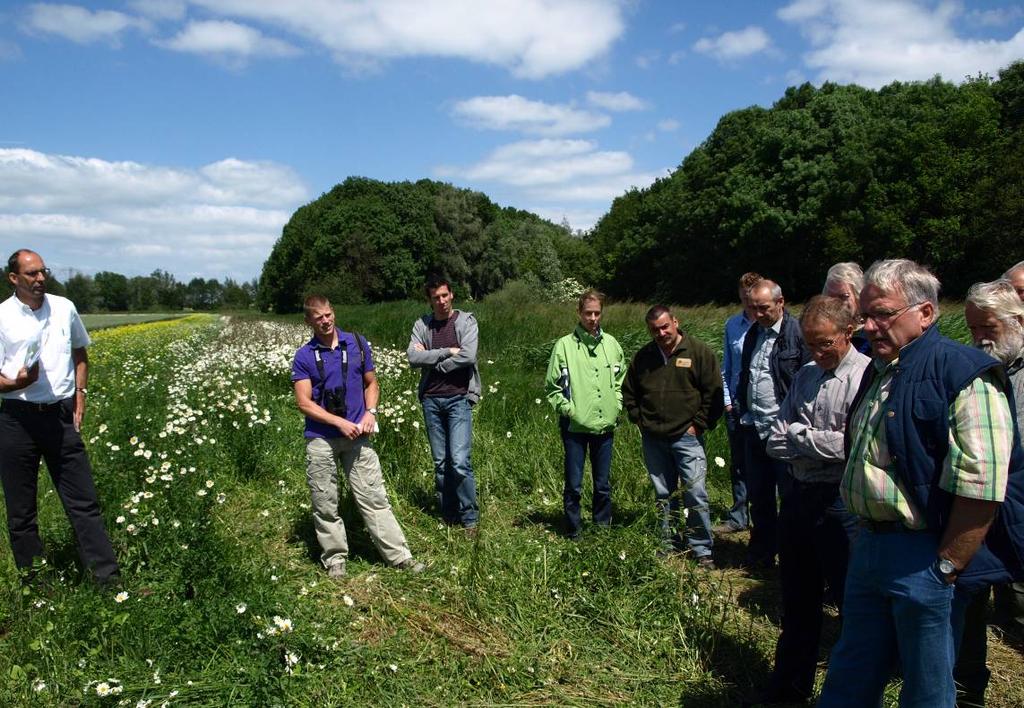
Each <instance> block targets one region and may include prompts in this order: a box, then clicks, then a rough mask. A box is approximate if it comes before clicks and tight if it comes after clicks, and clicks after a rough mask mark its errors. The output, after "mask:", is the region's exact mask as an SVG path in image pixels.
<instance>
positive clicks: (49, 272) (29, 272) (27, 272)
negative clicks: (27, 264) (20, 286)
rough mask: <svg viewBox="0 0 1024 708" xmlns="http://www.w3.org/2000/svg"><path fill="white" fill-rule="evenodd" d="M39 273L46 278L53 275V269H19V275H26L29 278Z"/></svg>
mask: <svg viewBox="0 0 1024 708" xmlns="http://www.w3.org/2000/svg"><path fill="white" fill-rule="evenodd" d="M40 273H42V274H43V276H44V277H46V278H49V277H50V276H51V275H53V271H52V270H50V269H49V268H39V269H37V270H23V271H21V275H24V276H27V277H29V278H35V277H37V276H38V275H39V274H40Z"/></svg>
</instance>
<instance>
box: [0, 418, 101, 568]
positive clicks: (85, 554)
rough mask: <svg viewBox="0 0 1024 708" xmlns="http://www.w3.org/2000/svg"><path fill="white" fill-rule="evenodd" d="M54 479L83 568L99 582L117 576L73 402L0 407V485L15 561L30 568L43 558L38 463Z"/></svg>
mask: <svg viewBox="0 0 1024 708" xmlns="http://www.w3.org/2000/svg"><path fill="white" fill-rule="evenodd" d="M40 458H42V459H44V460H46V467H47V469H48V470H49V472H50V478H51V479H52V480H53V486H54V488H55V489H56V490H57V494H58V496H59V497H60V500H61V503H62V504H63V505H64V511H65V513H67V515H68V519H69V520H70V521H71V526H72V528H73V529H74V530H75V537H76V538H77V539H78V553H79V556H80V557H81V559H82V564H83V565H84V566H85V567H86V568H88V569H89V570H90V571H91V572H92V574H93V576H94V578H95V579H96V580H97V581H98V582H105V581H108V580H110V579H111V578H112V577H115V576H117V575H118V567H117V560H116V559H115V558H114V549H113V547H112V546H111V545H110V538H109V537H108V536H107V531H106V528H105V527H104V526H103V517H102V516H101V514H100V506H99V502H98V501H97V498H96V487H95V486H94V485H93V481H92V468H91V467H90V465H89V456H88V454H87V453H86V451H85V444H84V443H83V442H82V437H81V435H79V434H78V432H77V431H76V430H75V426H74V399H70V398H69V399H66V400H64V401H61V402H60V403H57V404H53V405H52V406H47V407H44V408H40V407H38V406H33V405H32V404H24V403H19V402H17V401H3V403H2V404H0V481H2V482H3V489H4V501H5V503H6V506H7V530H8V532H9V533H10V537H11V550H12V551H13V553H14V562H15V564H16V565H17V566H18V567H19V568H30V567H31V566H32V561H33V559H35V558H37V557H39V556H42V554H43V543H42V541H41V540H40V538H39V524H38V521H37V510H36V497H37V493H38V482H39V460H40Z"/></svg>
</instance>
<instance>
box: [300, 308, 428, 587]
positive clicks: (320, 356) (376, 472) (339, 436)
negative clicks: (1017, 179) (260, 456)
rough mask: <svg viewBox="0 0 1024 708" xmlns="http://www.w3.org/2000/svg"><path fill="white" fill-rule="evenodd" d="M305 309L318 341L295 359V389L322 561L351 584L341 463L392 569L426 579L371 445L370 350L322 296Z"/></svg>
mask: <svg viewBox="0 0 1024 708" xmlns="http://www.w3.org/2000/svg"><path fill="white" fill-rule="evenodd" d="M303 307H304V308H305V311H306V324H308V325H309V326H310V327H312V328H313V338H312V339H310V340H309V342H307V343H306V344H305V345H303V346H302V347H301V348H300V349H299V350H298V351H297V352H296V353H295V360H294V362H293V364H292V383H293V384H294V387H295V402H296V404H297V405H298V407H299V410H300V411H302V413H303V414H304V415H305V416H306V432H305V437H306V481H307V482H308V484H309V491H310V494H311V496H312V502H313V527H314V529H315V531H316V539H317V541H318V542H319V543H320V547H321V548H322V549H323V553H322V554H321V556H320V560H321V562H322V563H323V564H324V567H325V568H327V574H328V576H329V577H331V578H333V579H339V578H343V577H345V562H346V560H347V559H348V539H347V537H346V535H345V522H344V521H342V519H341V515H340V513H339V512H338V502H339V499H338V469H337V461H340V462H341V465H342V468H343V470H344V472H345V477H346V478H347V479H348V485H349V489H350V490H351V491H352V500H353V501H354V502H355V504H356V508H358V509H359V514H360V515H361V516H362V517H363V523H364V524H365V525H366V529H367V531H369V532H370V537H371V538H372V539H373V543H374V545H375V546H376V547H377V551H378V552H379V553H380V554H381V556H383V557H384V560H385V561H387V563H388V564H389V565H391V566H393V567H395V568H399V569H401V570H409V571H412V572H414V573H420V572H422V571H423V569H424V566H423V564H422V563H418V562H416V561H415V560H414V559H413V557H412V552H411V551H410V550H409V545H408V544H407V543H406V541H405V534H403V533H402V528H401V527H400V526H399V525H398V521H397V520H396V519H395V515H394V513H393V512H392V511H391V503H390V502H389V501H388V495H387V492H386V491H385V489H384V476H383V474H382V473H381V468H380V460H379V459H378V458H377V453H376V452H374V450H373V448H372V447H371V446H370V439H369V436H370V435H371V434H372V433H374V432H376V427H377V407H376V406H377V401H378V400H379V398H380V387H379V386H378V384H377V375H376V373H375V372H374V367H373V357H372V353H371V351H370V345H369V343H367V341H366V340H365V339H363V338H362V337H360V336H359V335H357V334H355V333H354V332H342V331H341V330H340V329H338V328H337V327H335V325H334V310H333V309H332V308H331V303H330V302H329V301H328V300H327V298H325V297H323V296H322V295H311V296H309V297H308V298H306V301H305V303H304V305H303Z"/></svg>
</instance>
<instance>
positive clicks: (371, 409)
mask: <svg viewBox="0 0 1024 708" xmlns="http://www.w3.org/2000/svg"><path fill="white" fill-rule="evenodd" d="M366 412H367V413H369V414H370V415H372V416H373V417H374V418H376V417H377V406H370V407H369V408H367V409H366Z"/></svg>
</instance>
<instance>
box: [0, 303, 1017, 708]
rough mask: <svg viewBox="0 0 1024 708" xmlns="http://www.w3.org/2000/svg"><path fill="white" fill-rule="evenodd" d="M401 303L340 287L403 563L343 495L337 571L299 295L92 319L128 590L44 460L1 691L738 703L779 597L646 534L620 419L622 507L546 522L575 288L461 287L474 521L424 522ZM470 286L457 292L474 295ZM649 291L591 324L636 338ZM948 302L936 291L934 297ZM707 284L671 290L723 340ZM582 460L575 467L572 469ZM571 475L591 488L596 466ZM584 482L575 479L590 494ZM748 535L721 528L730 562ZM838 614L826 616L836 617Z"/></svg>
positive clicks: (1003, 695)
mask: <svg viewBox="0 0 1024 708" xmlns="http://www.w3.org/2000/svg"><path fill="white" fill-rule="evenodd" d="M422 309H423V308H422V306H421V305H419V304H416V303H395V304H389V305H381V306H375V307H369V306H367V307H358V308H339V309H338V322H339V325H340V326H342V327H343V328H346V329H356V330H358V331H360V332H361V333H362V334H364V335H366V336H367V337H368V338H369V340H370V341H371V342H372V343H373V346H374V352H375V358H376V363H377V371H378V377H379V379H380V381H381V388H382V399H381V406H380V408H381V427H382V431H381V433H380V435H379V436H377V438H376V441H375V447H376V449H377V451H378V453H379V455H380V458H381V461H382V464H383V467H384V473H385V476H386V478H387V483H388V487H389V490H390V492H391V499H392V503H393V506H394V508H395V511H396V515H397V516H398V518H399V520H400V522H401V523H402V525H403V527H404V529H405V531H406V534H407V536H408V538H409V542H410V545H411V547H412V549H413V551H414V552H415V553H416V555H417V556H418V557H420V558H422V559H423V560H425V561H426V562H427V563H428V566H429V567H428V571H427V572H426V573H425V574H423V575H422V576H415V577H413V576H408V575H404V574H402V573H399V572H396V571H392V570H390V569H387V568H384V567H383V566H382V565H381V561H380V558H379V557H378V556H377V554H376V552H375V550H374V549H373V547H372V545H371V544H370V543H369V540H368V538H367V536H366V533H365V531H364V530H363V529H362V528H361V523H360V522H359V521H358V520H357V519H355V518H353V517H352V516H351V515H348V516H347V517H346V522H347V523H348V526H349V529H350V533H349V539H350V544H351V546H352V559H351V561H350V563H349V577H348V578H346V579H345V580H344V581H343V582H341V583H332V582H328V581H327V580H326V577H325V575H324V572H323V569H322V568H321V567H320V566H319V565H318V563H317V561H316V556H317V549H316V542H315V538H314V534H313V530H312V524H311V520H310V510H309V496H308V491H307V489H306V485H305V475H304V460H303V445H302V437H301V436H302V432H301V431H302V420H301V417H300V416H299V414H298V413H297V411H296V410H295V407H294V404H293V402H292V396H291V387H290V382H289V376H288V373H289V364H290V360H291V356H292V354H293V352H294V350H295V349H296V348H297V347H298V346H299V345H300V344H301V343H303V342H304V341H306V340H307V339H308V337H309V334H308V330H307V329H306V328H304V327H303V326H301V324H300V318H299V317H291V318H283V317H279V318H274V319H273V320H272V321H267V320H262V319H259V318H255V317H246V318H240V319H234V320H231V321H230V322H229V321H227V320H226V319H225V318H219V317H214V316H195V317H190V318H186V319H182V320H177V321H173V322H159V323H150V324H138V325H133V326H131V327H124V328H118V329H108V330H105V331H103V332H99V333H97V335H96V337H95V343H94V346H93V347H92V348H91V349H90V360H91V362H92V367H93V368H92V376H91V377H90V396H89V410H88V414H87V418H86V424H85V427H84V431H83V432H84V435H85V437H86V440H87V444H88V445H89V448H90V451H91V455H92V460H93V464H94V467H95V476H96V482H97V487H98V489H99V493H100V497H101V503H102V504H103V509H104V514H105V517H106V519H107V523H108V526H109V528H110V530H111V536H112V539H113V541H114V544H115V548H116V550H117V553H118V557H119V559H120V560H121V562H122V565H123V568H124V572H125V587H124V595H123V596H120V597H115V596H114V595H113V593H102V592H98V591H96V590H95V589H93V588H92V587H91V586H90V585H89V584H83V583H81V582H80V581H79V580H78V578H77V573H76V570H75V559H76V551H75V546H74V539H73V537H72V536H71V533H70V530H69V529H68V526H67V522H66V520H65V519H64V516H63V511H62V510H61V509H60V505H59V503H58V502H57V500H56V498H55V494H54V493H53V491H52V489H51V488H50V486H49V484H48V483H45V482H44V483H41V507H40V509H41V513H40V525H41V528H42V533H43V536H44V538H45V540H46V542H47V544H48V548H49V553H48V560H49V563H48V570H46V571H44V572H43V573H42V576H41V580H40V581H38V582H36V583H35V584H33V585H32V586H31V587H30V588H29V589H28V590H27V592H23V591H22V590H21V587H20V585H19V583H18V580H17V577H16V575H15V573H14V569H13V567H12V565H11V561H10V556H9V554H5V555H4V557H3V560H2V561H0V579H2V580H0V705H24V704H43V705H47V704H49V705H67V704H75V703H84V704H88V705H93V704H97V705H100V704H104V703H105V702H110V703H117V702H119V701H124V702H125V704H126V705H136V704H137V703H138V702H140V701H141V702H142V703H143V704H145V702H146V701H152V705H160V704H161V703H163V702H164V701H169V702H170V704H171V705H174V704H182V705H211V706H212V705H218V706H219V705H229V704H237V705H271V704H283V705H343V704H344V705H353V704H354V705H368V704H373V705H376V704H383V703H388V704H392V705H395V706H398V705H403V704H404V705H452V704H474V703H475V704H488V705H490V704H518V705H524V704H526V705H551V704H555V705H580V704H602V705H603V704H622V703H632V704H642V705H665V704H680V703H682V704H683V705H686V706H732V705H736V703H737V701H738V699H739V697H740V696H742V695H744V694H745V693H746V692H748V691H749V690H750V689H751V688H752V687H754V686H755V685H757V684H758V683H760V682H763V681H764V679H765V678H766V676H767V672H768V670H769V667H770V660H771V655H772V650H773V647H774V641H775V638H776V636H777V635H776V632H777V630H776V624H777V621H778V594H777V587H776V585H775V583H774V580H773V579H772V577H771V576H762V577H757V576H748V575H747V574H745V573H743V572H741V571H738V570H729V569H727V570H724V571H720V572H712V573H706V572H703V571H699V570H697V569H696V568H695V567H694V566H693V565H692V564H691V563H689V562H687V561H686V560H684V559H679V558H675V559H671V560H669V561H667V562H666V561H660V560H657V559H656V558H655V535H654V533H653V529H654V526H655V518H654V514H653V504H652V502H651V490H650V482H649V481H648V479H647V476H646V473H645V471H644V466H643V462H642V457H641V454H640V444H639V436H638V435H637V433H636V430H635V429H633V428H630V427H621V428H620V429H619V431H618V433H617V435H616V443H615V453H614V460H613V484H614V492H613V495H614V501H615V521H614V524H613V526H612V528H611V529H608V530H606V531H602V532H597V531H595V530H593V529H589V528H588V529H587V531H586V532H585V533H584V535H583V537H582V538H581V540H580V541H578V542H576V543H573V542H570V541H568V540H566V539H564V538H562V537H560V536H559V535H558V534H557V529H558V523H559V518H560V515H561V498H560V497H561V477H562V472H561V464H562V450H561V444H560V441H559V438H558V433H557V427H556V424H555V421H554V418H553V415H552V413H551V411H550V409H549V408H548V406H547V404H546V402H544V401H543V393H542V392H541V388H540V385H541V379H542V377H543V372H544V366H545V364H546V361H547V354H548V351H549V348H550V343H551V341H552V340H553V339H554V338H555V337H556V336H558V335H560V334H562V333H564V332H565V331H569V329H570V328H571V326H572V324H573V321H574V318H573V313H572V307H571V306H570V305H529V306H525V305H516V306H502V305H490V304H484V305H474V306H473V308H472V309H474V310H475V311H476V313H477V316H478V318H479V321H480V328H481V352H480V363H481V369H482V375H483V379H484V396H483V400H482V401H481V403H480V405H479V406H478V407H477V408H476V410H475V412H474V463H475V467H476V471H477V476H478V482H479V483H478V488H479V492H480V500H481V507H482V513H481V526H480V533H479V536H478V537H477V538H476V539H475V540H474V539H468V538H466V537H464V535H463V534H462V533H461V531H459V530H453V529H450V528H448V527H445V526H443V525H442V524H440V523H439V520H438V518H437V516H436V513H435V511H434V506H433V478H432V472H431V463H430V455H429V450H428V446H427V442H426V437H425V434H424V432H423V429H422V414H421V412H420V410H419V405H418V402H417V401H416V397H415V393H414V392H415V389H416V376H415V374H414V373H413V372H410V371H408V369H407V367H406V366H405V364H404V348H405V345H406V343H407V341H408V331H409V328H410V326H411V323H412V320H413V318H414V317H415V316H416V315H417V314H418V313H420V312H421V311H422ZM467 309H470V308H467ZM643 311H644V307H642V306H640V305H623V306H612V307H609V308H608V311H607V313H606V320H605V326H606V328H607V329H608V331H611V332H613V333H615V335H616V336H617V337H619V339H620V341H622V342H623V345H624V348H626V349H627V353H628V354H632V353H633V352H634V351H635V350H636V349H637V348H638V347H639V346H640V345H641V344H642V343H643V342H644V341H646V339H647V335H646V333H645V332H644V329H643V321H642V318H643ZM952 311H953V310H952V308H947V312H952ZM726 314H728V311H727V310H724V309H720V308H695V309H690V310H685V311H682V312H681V315H682V316H681V320H682V323H683V326H684V328H687V329H688V330H689V331H690V332H692V333H694V334H696V335H697V336H700V337H701V338H703V339H705V340H706V341H708V342H709V343H710V344H712V346H713V347H714V348H715V349H716V350H718V349H720V347H721V343H720V337H721V323H722V321H723V320H724V318H725V315H726ZM707 446H708V457H709V459H710V460H712V464H711V471H710V479H711V485H712V489H711V495H712V502H713V510H714V512H715V514H717V515H719V516H720V515H721V514H722V513H723V512H724V510H725V509H726V508H727V507H728V504H729V499H728V494H729V492H728V489H729V485H728V474H727V469H726V468H725V467H724V466H723V467H720V466H718V465H716V464H715V463H714V459H715V458H716V457H721V458H723V462H724V460H725V459H727V458H728V445H727V444H726V441H725V435H724V431H723V430H722V429H721V426H719V428H718V429H716V430H714V431H712V432H711V433H709V434H708V436H707ZM588 484H589V483H588ZM585 494H589V486H588V487H587V488H586V491H585ZM585 504H586V501H585ZM741 544H742V537H734V538H727V539H723V540H721V541H720V542H719V544H718V546H717V547H716V554H717V555H718V557H719V558H720V559H721V561H722V562H723V565H726V566H728V565H729V564H730V562H731V561H733V560H735V559H737V558H739V557H741V555H742V545H741ZM832 625H833V627H834V625H835V623H834V622H833V623H832ZM994 648H995V651H994V657H993V664H994V673H995V679H994V683H993V690H992V696H991V701H990V704H991V705H993V706H1011V705H1021V704H1022V703H1024V695H1021V692H1020V689H1019V688H1016V687H1015V686H1014V684H1013V677H1014V676H1018V675H1020V672H1021V670H1022V669H1024V665H1022V662H1021V661H1020V657H1019V655H1018V654H1017V653H1016V652H1015V651H1014V650H1013V649H1012V648H1008V647H1007V645H1004V644H1001V643H996V644H995V647H994Z"/></svg>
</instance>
